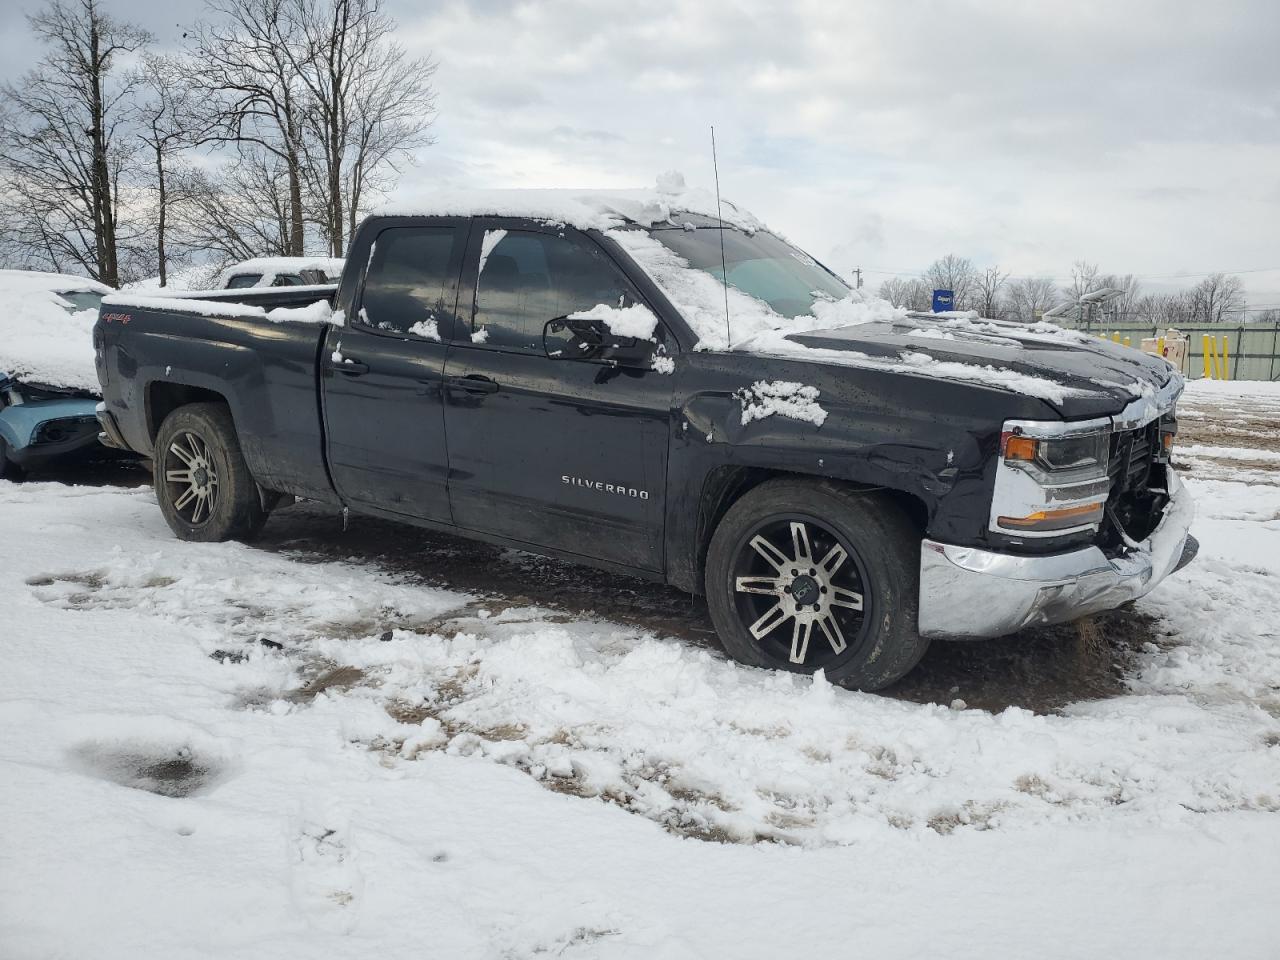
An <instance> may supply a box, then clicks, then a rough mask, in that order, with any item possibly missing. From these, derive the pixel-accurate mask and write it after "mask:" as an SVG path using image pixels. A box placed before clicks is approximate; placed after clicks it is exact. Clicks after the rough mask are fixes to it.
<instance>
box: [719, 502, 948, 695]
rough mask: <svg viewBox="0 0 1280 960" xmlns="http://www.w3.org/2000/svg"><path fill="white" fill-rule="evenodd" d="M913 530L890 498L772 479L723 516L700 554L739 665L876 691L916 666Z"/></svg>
mask: <svg viewBox="0 0 1280 960" xmlns="http://www.w3.org/2000/svg"><path fill="white" fill-rule="evenodd" d="M920 540H921V536H920V532H919V531H918V530H917V529H916V527H915V526H914V524H912V522H911V521H910V520H909V519H908V517H907V516H906V515H905V514H904V513H903V511H902V510H901V508H899V507H898V506H897V505H896V504H894V503H893V502H892V501H891V500H889V499H888V498H886V497H884V496H882V495H877V494H874V493H867V492H863V491H859V490H855V489H852V488H849V487H845V486H842V485H840V484H836V483H832V482H827V481H811V480H798V479H796V480H793V479H779V480H770V481H768V482H767V483H763V484H761V485H760V486H759V487H756V488H755V489H754V490H751V491H750V492H749V493H747V494H746V495H745V496H743V497H742V498H741V499H740V500H738V501H737V502H736V503H735V504H734V505H733V506H732V507H730V508H729V511H728V513H726V514H725V516H724V519H722V520H721V521H720V525H719V526H718V527H717V528H716V531H715V534H714V535H713V536H712V538H711V546H710V549H709V550H708V552H707V564H706V591H707V606H708V608H709V609H710V612H711V619H712V622H713V623H714V624H715V627H716V631H717V632H718V633H719V634H720V639H721V641H722V642H723V643H724V647H725V650H727V651H728V652H729V654H730V655H731V656H733V657H734V658H735V659H736V660H739V661H741V662H742V663H746V664H750V665H752V666H759V667H771V668H773V669H780V670H790V671H793V672H796V673H814V672H816V671H817V670H819V669H821V670H823V671H825V673H826V676H827V678H828V679H829V680H831V681H832V682H833V683H840V684H842V685H844V686H848V687H855V688H857V689H861V690H879V689H881V688H883V687H886V686H888V685H889V684H891V683H893V682H894V681H895V680H898V679H900V678H901V677H903V676H904V675H906V674H907V673H908V672H910V671H911V669H912V668H913V667H914V666H915V665H916V664H917V663H919V662H920V658H921V657H923V656H924V653H925V651H926V650H927V649H928V646H929V641H928V639H926V638H924V637H921V636H920V634H919V633H918V631H917V618H918V608H919V592H920Z"/></svg>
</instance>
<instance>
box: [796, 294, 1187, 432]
mask: <svg viewBox="0 0 1280 960" xmlns="http://www.w3.org/2000/svg"><path fill="white" fill-rule="evenodd" d="M787 339H788V340H791V341H793V342H795V343H798V344H802V345H803V346H806V347H811V348H814V349H819V350H834V351H851V352H857V353H862V354H866V355H867V356H870V357H875V358H880V359H885V360H896V359H904V358H906V357H910V356H912V355H917V358H918V355H920V354H924V355H926V356H927V357H929V358H932V359H933V360H937V361H940V362H948V363H962V364H967V365H970V366H975V367H979V368H982V367H995V368H996V369H999V370H1008V371H1012V372H1014V373H1019V374H1023V375H1025V376H1030V377H1037V378H1040V379H1042V380H1049V381H1052V382H1053V383H1055V384H1058V385H1059V386H1061V387H1062V388H1063V389H1062V390H1061V391H1060V395H1061V399H1046V400H1045V401H1044V402H1045V403H1047V404H1049V405H1050V406H1051V407H1053V408H1054V409H1055V410H1056V411H1057V412H1058V414H1059V415H1060V416H1062V417H1063V418H1064V419H1071V420H1074V419H1077V418H1088V417H1099V416H1111V415H1114V414H1117V413H1119V412H1121V411H1122V410H1124V409H1125V407H1126V406H1128V405H1129V404H1130V403H1132V402H1133V401H1134V400H1135V399H1136V398H1138V397H1141V396H1144V395H1146V396H1150V395H1152V394H1153V393H1157V392H1159V391H1160V389H1161V388H1162V387H1165V386H1166V385H1167V384H1168V383H1169V381H1170V380H1172V379H1173V378H1174V377H1175V376H1176V375H1177V374H1176V371H1174V369H1173V367H1171V366H1170V365H1169V364H1168V363H1166V362H1165V361H1164V360H1162V359H1161V358H1160V357H1155V356H1151V355H1149V354H1145V353H1142V352H1140V351H1138V350H1135V349H1132V348H1130V347H1124V346H1120V345H1119V344H1115V343H1111V342H1110V341H1107V340H1102V339H1100V338H1098V337H1096V336H1090V335H1088V334H1084V333H1080V332H1078V331H1074V330H1065V329H1063V328H1061V327H1057V326H1054V325H1053V324H1047V323H1038V324H1020V323H1006V322H1002V321H996V320H976V319H973V318H970V317H948V316H947V315H945V314H944V315H942V316H941V317H939V318H935V317H932V316H919V315H917V316H908V317H907V318H906V319H903V320H895V321H893V322H887V321H875V322H871V323H861V324H854V325H850V326H844V327H836V328H833V329H830V330H815V331H810V332H806V333H797V334H792V335H791V336H789V337H787ZM997 385H998V384H997Z"/></svg>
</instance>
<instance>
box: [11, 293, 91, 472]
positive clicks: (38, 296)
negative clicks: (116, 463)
mask: <svg viewBox="0 0 1280 960" xmlns="http://www.w3.org/2000/svg"><path fill="white" fill-rule="evenodd" d="M109 292H111V288H110V287H107V286H105V285H104V284H101V283H98V282H96V281H94V280H89V279H87V278H85V277H74V276H68V275H65V274H55V273H38V272H34V271H29V270H0V477H3V478H5V479H18V478H20V477H21V476H22V475H23V474H24V473H26V472H28V471H32V470H41V469H44V468H46V467H49V466H51V465H56V464H61V463H65V462H68V461H71V460H74V459H80V458H88V457H91V456H93V455H96V454H99V453H103V452H104V448H103V447H102V446H101V445H100V444H99V443H98V424H97V419H96V415H95V413H96V408H97V405H98V382H97V376H96V374H95V372H94V368H93V322H94V320H95V319H96V318H97V307H98V304H99V303H100V302H101V301H102V297H103V295H104V294H107V293H109Z"/></svg>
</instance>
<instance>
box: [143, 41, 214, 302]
mask: <svg viewBox="0 0 1280 960" xmlns="http://www.w3.org/2000/svg"><path fill="white" fill-rule="evenodd" d="M138 80H139V89H138V95H137V105H136V110H137V118H138V128H139V132H138V137H139V139H141V140H142V142H143V143H144V144H146V146H147V150H148V152H149V153H150V155H151V164H152V168H153V170H152V176H151V178H150V179H151V187H152V189H153V190H154V194H155V203H154V204H153V206H154V210H155V256H156V262H157V264H158V272H159V274H160V286H162V287H163V286H166V285H167V284H168V276H169V263H170V260H171V258H172V252H171V250H170V248H169V244H168V239H169V229H170V227H169V221H170V217H171V210H172V208H173V206H174V204H175V203H181V202H183V201H184V200H186V199H188V192H187V190H186V187H187V186H188V185H190V184H191V183H192V181H191V179H190V178H189V177H184V176H181V175H180V169H181V168H180V167H179V164H180V162H181V161H180V157H181V154H182V152H183V151H184V150H185V149H186V148H188V147H189V146H191V145H192V144H193V143H195V142H197V141H198V140H199V139H200V132H199V130H198V127H197V120H196V118H197V113H198V111H197V107H196V103H195V98H196V93H195V91H194V90H193V88H192V87H191V86H190V85H189V84H188V83H187V82H186V78H185V75H184V71H183V69H182V66H181V64H180V63H178V62H177V61H175V60H172V59H169V58H165V57H155V56H148V57H144V58H143V61H142V65H141V67H140V68H139V70H138Z"/></svg>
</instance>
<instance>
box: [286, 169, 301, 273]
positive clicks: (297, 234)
mask: <svg viewBox="0 0 1280 960" xmlns="http://www.w3.org/2000/svg"><path fill="white" fill-rule="evenodd" d="M287 164H288V167H289V249H288V251H287V252H286V253H285V256H288V257H300V256H302V246H303V231H302V174H301V169H300V168H301V163H300V161H299V160H298V154H297V153H296V152H295V151H294V150H293V149H292V148H290V149H289V154H288V158H287Z"/></svg>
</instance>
